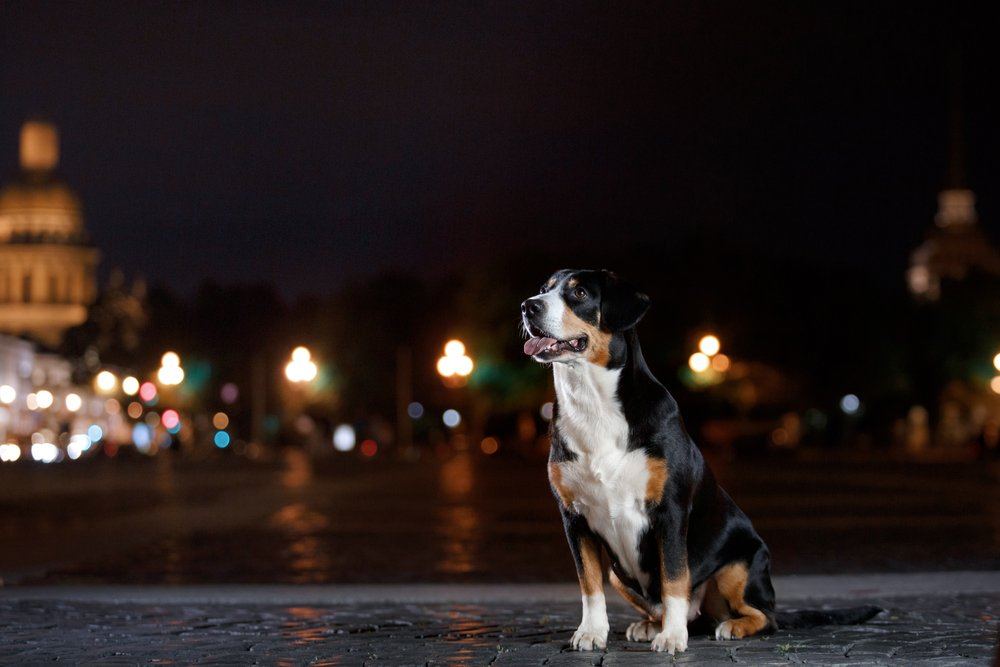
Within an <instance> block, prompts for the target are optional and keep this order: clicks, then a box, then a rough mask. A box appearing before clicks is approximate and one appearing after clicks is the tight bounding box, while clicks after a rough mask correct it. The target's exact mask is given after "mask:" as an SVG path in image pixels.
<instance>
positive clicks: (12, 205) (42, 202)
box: [0, 122, 83, 243]
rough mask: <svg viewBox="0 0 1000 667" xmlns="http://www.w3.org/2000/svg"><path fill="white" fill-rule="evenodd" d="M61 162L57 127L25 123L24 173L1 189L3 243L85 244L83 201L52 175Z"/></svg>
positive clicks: (0, 214) (22, 147)
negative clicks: (82, 242)
mask: <svg viewBox="0 0 1000 667" xmlns="http://www.w3.org/2000/svg"><path fill="white" fill-rule="evenodd" d="M58 159H59V153H58V137H57V135H56V134H55V128H53V127H52V126H51V125H48V124H45V123H38V122H30V123H26V124H25V126H24V128H23V129H22V132H21V172H20V173H19V174H18V175H17V177H16V178H15V179H14V180H13V181H11V182H9V183H8V184H6V185H5V186H4V187H3V188H2V189H0V242H14V243H16V242H33V241H49V242H60V241H62V242H69V243H78V242H81V241H83V219H82V216H81V213H80V200H79V199H78V198H77V196H76V194H75V193H74V192H73V191H72V190H71V189H70V188H69V187H68V186H67V185H66V184H65V183H63V182H62V181H61V180H60V179H59V178H57V177H56V176H55V175H54V174H53V170H54V169H55V167H56V165H57V164H58Z"/></svg>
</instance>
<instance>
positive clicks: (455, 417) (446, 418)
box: [441, 408, 462, 428]
mask: <svg viewBox="0 0 1000 667" xmlns="http://www.w3.org/2000/svg"><path fill="white" fill-rule="evenodd" d="M441 421H443V422H444V425H445V426H447V427H448V428H455V427H456V426H458V425H459V424H460V423H461V422H462V415H461V414H459V412H458V410H455V409H452V408H449V409H447V410H445V411H444V414H442V415H441Z"/></svg>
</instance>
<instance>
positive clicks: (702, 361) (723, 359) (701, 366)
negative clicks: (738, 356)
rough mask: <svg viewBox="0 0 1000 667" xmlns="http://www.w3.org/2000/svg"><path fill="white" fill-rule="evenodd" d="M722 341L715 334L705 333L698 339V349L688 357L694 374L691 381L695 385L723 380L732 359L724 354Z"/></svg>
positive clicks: (689, 366)
mask: <svg viewBox="0 0 1000 667" xmlns="http://www.w3.org/2000/svg"><path fill="white" fill-rule="evenodd" d="M721 349H722V342H721V341H720V340H719V337H718V336H716V335H715V334H705V335H704V336H702V337H701V338H700V339H698V350H697V351H696V352H695V353H694V354H692V355H691V356H690V357H688V368H690V369H691V371H692V373H693V375H691V376H690V380H689V381H690V382H691V383H693V384H695V385H701V386H706V385H713V384H718V383H720V382H722V380H723V379H724V378H723V375H724V374H725V373H726V371H728V370H729V367H730V365H731V363H732V362H731V361H730V359H729V357H727V356H726V355H724V354H722V353H721V352H720V350H721Z"/></svg>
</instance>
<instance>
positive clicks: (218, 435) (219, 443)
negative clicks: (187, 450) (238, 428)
mask: <svg viewBox="0 0 1000 667" xmlns="http://www.w3.org/2000/svg"><path fill="white" fill-rule="evenodd" d="M212 441H213V442H214V443H215V446H216V447H218V448H219V449H225V448H226V447H228V446H229V433H227V432H226V431H216V432H215V437H214V438H212Z"/></svg>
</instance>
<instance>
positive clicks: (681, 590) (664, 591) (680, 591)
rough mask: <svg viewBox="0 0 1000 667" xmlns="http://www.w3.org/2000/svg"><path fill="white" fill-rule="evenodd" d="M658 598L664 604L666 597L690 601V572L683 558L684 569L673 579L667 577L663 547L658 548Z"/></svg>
mask: <svg viewBox="0 0 1000 667" xmlns="http://www.w3.org/2000/svg"><path fill="white" fill-rule="evenodd" d="M659 549H660V589H661V591H660V598H661V599H662V600H663V601H664V602H666V600H667V596H670V597H677V598H684V599H685V600H690V599H691V571H690V570H688V566H687V559H686V558H685V562H684V565H683V567H684V569H683V570H682V571H681V573H680V574H679V575H677V576H675V577H670V576H669V575H667V562H666V560H664V558H663V545H662V544H661V545H660V547H659Z"/></svg>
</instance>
